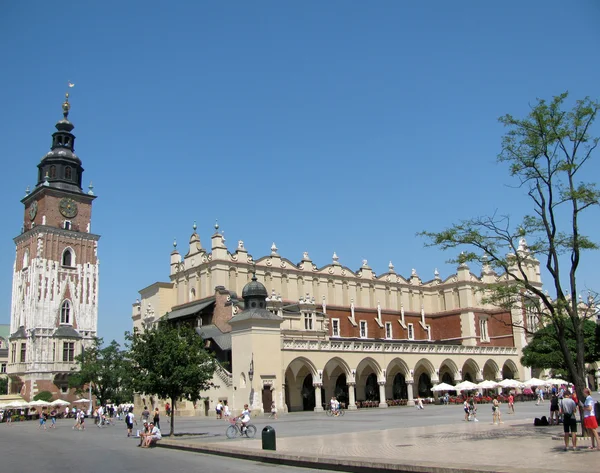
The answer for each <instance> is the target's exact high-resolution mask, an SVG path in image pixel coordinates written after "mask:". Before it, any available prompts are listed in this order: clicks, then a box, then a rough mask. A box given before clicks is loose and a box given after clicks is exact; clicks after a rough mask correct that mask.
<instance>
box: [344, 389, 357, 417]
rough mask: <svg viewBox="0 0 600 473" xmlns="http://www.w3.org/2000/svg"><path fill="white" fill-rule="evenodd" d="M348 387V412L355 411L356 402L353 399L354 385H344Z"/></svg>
mask: <svg viewBox="0 0 600 473" xmlns="http://www.w3.org/2000/svg"><path fill="white" fill-rule="evenodd" d="M346 384H347V385H348V410H349V411H355V410H356V400H355V399H354V386H356V383H346Z"/></svg>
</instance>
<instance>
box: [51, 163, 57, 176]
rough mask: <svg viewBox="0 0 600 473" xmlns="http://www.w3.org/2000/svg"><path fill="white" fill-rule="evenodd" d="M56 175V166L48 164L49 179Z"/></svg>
mask: <svg viewBox="0 0 600 473" xmlns="http://www.w3.org/2000/svg"><path fill="white" fill-rule="evenodd" d="M55 177H56V166H54V165H52V166H50V179H54V178H55Z"/></svg>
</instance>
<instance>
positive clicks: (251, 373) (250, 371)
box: [248, 353, 254, 387]
mask: <svg viewBox="0 0 600 473" xmlns="http://www.w3.org/2000/svg"><path fill="white" fill-rule="evenodd" d="M248 379H249V380H250V387H252V380H253V379H254V353H252V358H251V359H250V368H249V369H248Z"/></svg>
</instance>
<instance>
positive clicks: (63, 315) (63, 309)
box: [60, 301, 71, 324]
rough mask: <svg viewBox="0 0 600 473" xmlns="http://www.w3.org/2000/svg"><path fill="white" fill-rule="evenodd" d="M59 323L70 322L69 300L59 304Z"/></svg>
mask: <svg viewBox="0 0 600 473" xmlns="http://www.w3.org/2000/svg"><path fill="white" fill-rule="evenodd" d="M60 323H61V324H70V323H71V303H70V302H69V301H64V302H63V303H62V305H61V306H60Z"/></svg>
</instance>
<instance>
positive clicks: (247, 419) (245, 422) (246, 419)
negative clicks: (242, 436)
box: [240, 404, 250, 432]
mask: <svg viewBox="0 0 600 473" xmlns="http://www.w3.org/2000/svg"><path fill="white" fill-rule="evenodd" d="M240 421H241V422H242V432H245V431H246V425H248V422H250V409H248V404H244V410H243V411H242V414H241V415H240Z"/></svg>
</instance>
